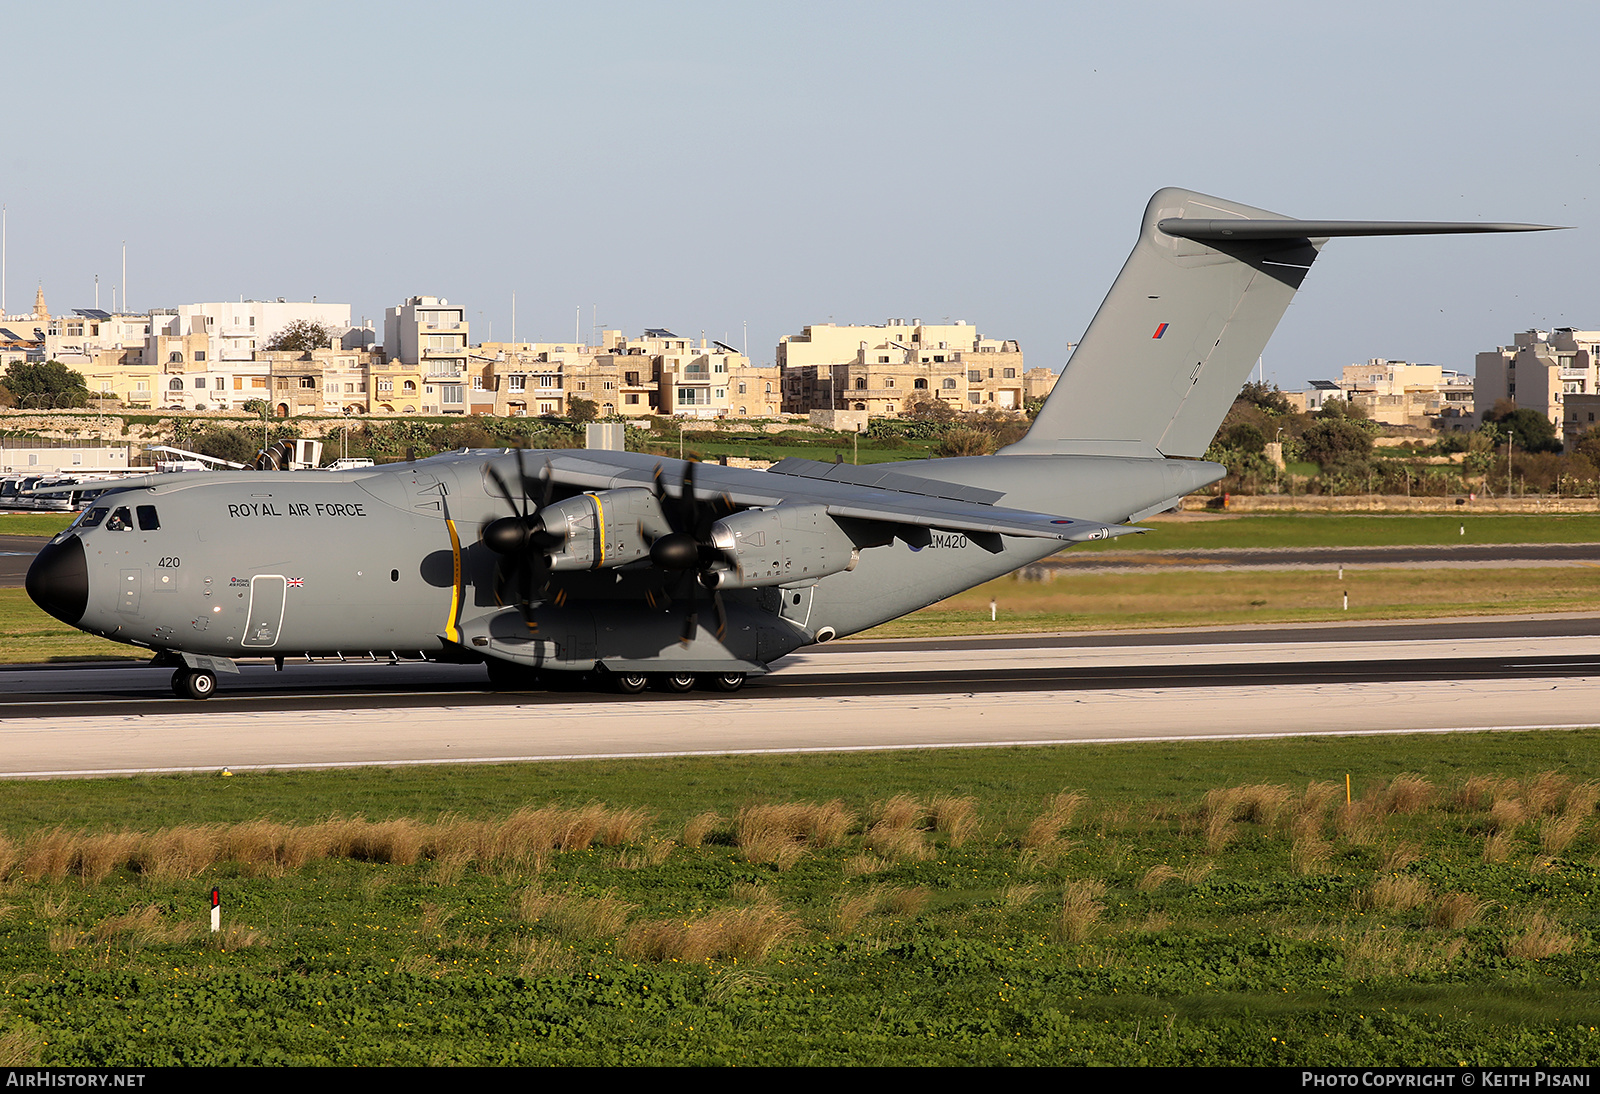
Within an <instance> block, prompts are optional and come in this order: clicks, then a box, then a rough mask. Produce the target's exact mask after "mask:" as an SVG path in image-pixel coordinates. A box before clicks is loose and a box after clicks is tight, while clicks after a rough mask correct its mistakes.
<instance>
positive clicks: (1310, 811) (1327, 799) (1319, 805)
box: [1295, 782, 1344, 822]
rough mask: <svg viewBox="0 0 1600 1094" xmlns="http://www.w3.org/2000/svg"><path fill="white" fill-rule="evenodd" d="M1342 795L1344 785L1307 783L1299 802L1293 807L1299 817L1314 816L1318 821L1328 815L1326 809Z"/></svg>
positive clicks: (1331, 806)
mask: <svg viewBox="0 0 1600 1094" xmlns="http://www.w3.org/2000/svg"><path fill="white" fill-rule="evenodd" d="M1343 796H1344V787H1342V786H1340V785H1339V784H1338V783H1334V782H1314V783H1307V784H1306V790H1305V793H1304V794H1302V795H1300V804H1299V805H1297V806H1296V807H1295V813H1296V814H1297V816H1299V817H1315V818H1316V819H1317V820H1318V821H1319V822H1320V821H1321V819H1322V818H1323V817H1326V816H1327V815H1328V810H1329V809H1331V808H1333V806H1334V804H1335V803H1336V802H1338V800H1339V799H1340V798H1341V797H1343Z"/></svg>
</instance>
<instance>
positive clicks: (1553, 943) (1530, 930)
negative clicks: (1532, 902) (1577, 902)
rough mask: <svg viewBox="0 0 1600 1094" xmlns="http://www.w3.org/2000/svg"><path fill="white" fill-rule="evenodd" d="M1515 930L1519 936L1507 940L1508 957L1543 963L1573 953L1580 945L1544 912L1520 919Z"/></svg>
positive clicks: (1506, 950)
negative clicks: (1560, 955) (1558, 955)
mask: <svg viewBox="0 0 1600 1094" xmlns="http://www.w3.org/2000/svg"><path fill="white" fill-rule="evenodd" d="M1515 929H1516V931H1517V934H1516V935H1514V936H1512V937H1509V938H1507V939H1506V940H1505V954H1506V956H1507V957H1520V958H1523V959H1525V960H1528V961H1542V960H1544V959H1545V958H1546V957H1555V956H1556V955H1557V954H1563V953H1571V952H1572V951H1573V949H1574V948H1575V947H1576V946H1577V944H1578V940H1577V938H1576V937H1575V936H1574V935H1572V934H1571V933H1569V932H1568V931H1566V930H1565V929H1563V928H1562V926H1561V924H1560V923H1558V922H1556V921H1555V920H1554V919H1552V918H1550V917H1549V916H1547V915H1545V913H1543V912H1530V913H1527V914H1525V915H1522V916H1520V917H1518V920H1517V923H1516V926H1515Z"/></svg>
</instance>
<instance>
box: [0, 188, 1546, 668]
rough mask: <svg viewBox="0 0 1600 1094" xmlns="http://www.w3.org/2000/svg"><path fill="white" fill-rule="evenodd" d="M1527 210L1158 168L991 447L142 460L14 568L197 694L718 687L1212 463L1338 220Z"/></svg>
mask: <svg viewBox="0 0 1600 1094" xmlns="http://www.w3.org/2000/svg"><path fill="white" fill-rule="evenodd" d="M1545 227H1548V226H1546V225H1532V224H1480V223H1430V222H1410V221H1400V222H1390V221H1336V220H1334V221H1328V220H1315V221H1313V220H1292V219H1287V218H1285V217H1282V216H1279V215H1278V214H1275V213H1270V212H1267V211H1265V210H1262V209H1255V208H1251V207H1250V206H1247V205H1240V204H1238V203H1236V202H1232V201H1225V200H1221V199H1218V198H1212V197H1207V196H1205V195H1203V194H1196V193H1192V192H1190V191H1187V190H1179V189H1165V190H1161V191H1160V192H1158V193H1157V194H1156V195H1155V196H1154V197H1153V198H1151V200H1150V204H1149V206H1148V208H1147V209H1146V210H1145V214H1144V222H1143V224H1142V225H1141V227H1140V231H1139V241H1138V243H1137V244H1136V245H1135V247H1134V249H1133V253H1132V255H1130V256H1129V258H1128V261H1127V263H1126V264H1125V265H1124V266H1123V268H1122V273H1121V274H1120V275H1119V276H1118V278H1117V280H1116V282H1115V283H1114V284H1113V285H1112V287H1111V291H1110V293H1109V294H1108V295H1107V297H1106V299H1105V302H1104V303H1103V304H1101V306H1100V310H1099V311H1098V312H1097V313H1096V314H1095V317H1094V320H1093V322H1092V323H1091V324H1090V326H1089V329H1088V331H1087V332H1086V333H1085V334H1084V336H1083V340H1082V342H1080V343H1079V345H1078V347H1077V350H1076V351H1075V352H1074V354H1073V356H1072V358H1071V360H1070V361H1069V362H1068V364H1067V366H1066V368H1065V370H1064V372H1063V373H1062V376H1061V379H1060V382H1059V383H1057V385H1056V387H1055V390H1054V392H1052V394H1051V395H1050V397H1049V399H1048V400H1046V402H1045V404H1044V407H1043V409H1042V410H1040V412H1039V414H1038V417H1037V418H1036V420H1035V421H1034V423H1033V425H1032V427H1031V428H1030V429H1029V430H1028V433H1027V435H1026V436H1025V437H1023V438H1022V439H1021V440H1020V441H1018V442H1017V443H1016V444H1013V445H1011V446H1009V447H1008V448H1006V449H1004V450H1003V451H1001V452H1000V453H998V454H997V455H993V456H979V457H968V458H960V459H937V460H924V461H915V462H907V463H895V464H888V465H883V464H880V465H876V466H868V467H857V466H848V465H842V464H827V463H817V462H814V461H811V460H800V459H786V460H783V461H782V462H780V463H778V464H777V465H775V466H774V467H772V468H770V469H769V470H767V471H750V470H742V469H737V468H727V467H720V466H715V465H709V464H705V465H700V464H695V463H692V462H684V461H681V460H673V459H664V458H661V457H658V456H651V455H644V454H640V453H630V452H604V451H593V450H555V451H544V452H523V451H520V450H504V451H501V450H496V451H461V452H455V453H450V454H446V455H441V456H436V457H433V458H431V459H424V460H416V461H414V462H406V463H400V464H389V465H386V466H381V467H374V468H365V469H360V470H353V471H343V472H333V473H328V472H323V471H287V472H264V471H213V472H207V473H200V472H188V473H178V474H166V475H152V476H148V477H146V478H143V479H135V480H128V481H124V482H121V483H118V484H116V485H114V486H112V487H111V488H110V489H108V490H107V491H106V493H104V494H103V495H101V496H100V498H99V499H98V500H96V501H95V502H93V503H92V505H91V506H90V508H88V509H87V510H86V511H85V512H84V514H83V515H82V516H81V517H80V518H79V519H78V521H77V523H75V524H74V525H73V526H72V527H71V528H69V529H67V530H66V531H65V532H62V533H61V534H60V535H58V536H56V537H55V538H54V539H52V540H51V541H50V543H49V544H47V545H46V546H45V548H44V549H43V550H42V551H40V553H39V555H38V557H37V558H36V559H35V560H34V562H33V564H32V567H31V568H30V569H29V571H28V577H27V589H28V594H29V595H30V596H31V597H32V598H33V599H34V601H35V602H36V603H37V604H38V605H39V606H40V607H42V608H43V609H44V610H45V611H47V612H49V613H50V614H51V615H53V616H55V617H56V618H57V619H60V620H62V621H64V622H66V623H69V624H71V625H73V626H75V627H77V628H79V629H80V630H84V631H88V632H89V633H91V634H97V635H101V636H104V637H106V638H110V639H113V640H115V641H118V642H127V643H130V644H132V645H135V646H141V647H144V648H146V649H149V650H151V651H153V653H154V654H155V657H154V660H153V662H152V663H153V664H157V665H166V666H170V667H172V668H174V669H175V670H176V671H175V672H174V674H173V677H172V687H173V690H174V691H176V692H177V693H178V694H179V695H180V696H187V697H190V698H194V699H204V698H206V697H208V696H209V695H211V694H212V693H213V692H214V691H215V689H216V686H217V674H218V673H237V672H238V671H239V669H238V666H237V664H236V663H235V660H236V659H238V658H265V657H270V658H273V659H274V660H276V662H277V663H278V666H279V667H280V668H281V667H282V665H283V662H284V660H285V659H287V658H291V657H293V658H302V657H303V658H308V659H317V658H324V657H334V658H346V659H350V658H359V659H361V660H367V659H377V660H384V661H404V660H408V659H420V660H428V661H448V662H457V663H477V662H481V663H482V664H484V665H485V666H486V667H487V671H488V675H489V680H490V682H491V683H492V684H493V685H494V686H496V687H508V688H513V687H525V686H529V685H530V684H533V683H536V682H538V681H540V680H541V679H542V680H543V681H544V682H545V683H546V684H558V683H560V682H561V681H578V680H582V681H593V682H604V683H606V684H607V685H609V686H611V687H614V688H616V689H618V690H621V691H623V692H629V693H632V692H637V691H640V690H642V689H644V688H645V687H647V686H650V685H652V684H654V685H656V686H658V687H662V688H665V689H666V690H669V691H687V690H689V689H691V688H693V687H695V686H696V685H697V684H699V685H701V686H704V687H707V688H710V689H716V690H721V691H733V690H735V689H737V688H738V687H740V686H741V685H742V684H743V683H744V681H745V678H746V676H748V675H750V674H756V673H763V672H766V671H767V667H768V666H769V665H770V664H771V663H772V662H773V661H775V660H776V659H778V658H780V657H782V656H784V655H785V654H787V653H790V652H791V651H793V650H795V649H798V648H800V647H802V646H806V645H809V644H811V643H814V642H826V641H829V640H830V639H833V638H837V637H839V636H841V635H847V634H851V633H853V632H856V631H860V630H863V629H865V628H867V627H871V626H874V625H876V624H879V623H882V622H885V621H887V620H890V619H894V618H896V617H898V616H902V615H905V614H906V613H908V612H912V611H915V610H916V609H918V608H921V607H925V606H926V605H929V604H932V603H934V602H936V601H938V600H942V599H943V598H945V597H947V596H950V595H952V594H954V593H957V592H960V591H962V590H963V589H968V588H971V587H972V586H974V585H978V584H980V583H982V582H984V581H988V580H990V579H991V578H994V577H998V576H1000V575H1002V574H1006V573H1009V572H1011V571H1012V570H1015V569H1017V568H1018V567H1019V566H1022V565H1025V564H1026V563H1029V562H1033V561H1035V560H1037V559H1040V558H1043V557H1044V556H1046V555H1049V554H1052V553H1054V552H1056V551H1059V550H1061V549H1062V548H1063V547H1065V546H1070V545H1071V544H1074V543H1080V542H1083V541H1086V540H1098V539H1106V538H1108V537H1112V536H1120V535H1124V534H1127V533H1129V532H1138V531H1143V529H1140V528H1136V527H1132V526H1131V524H1132V522H1135V521H1138V520H1140V519H1141V518H1143V517H1145V516H1148V515H1150V514H1152V513H1156V512H1159V511H1161V510H1163V509H1166V508H1168V507H1170V506H1171V505H1173V504H1174V503H1175V502H1176V501H1177V500H1178V499H1179V498H1181V497H1182V496H1183V495H1185V494H1188V493H1191V492H1192V491H1194V490H1197V489H1199V488H1201V487H1203V486H1206V485H1207V484H1209V483H1212V482H1215V481H1217V480H1218V479H1220V478H1221V477H1222V476H1223V475H1224V474H1225V473H1226V472H1225V469H1224V468H1223V467H1221V466H1219V465H1218V464H1215V463H1208V462H1205V461H1204V460H1201V459H1199V457H1200V456H1202V455H1203V454H1204V452H1205V450H1206V448H1207V446H1208V445H1209V444H1210V442H1211V439H1212V437H1213V436H1214V435H1215V433H1216V431H1217V428H1218V427H1219V426H1220V425H1221V423H1222V418H1223V415H1224V414H1225V413H1226V412H1227V410H1228V407H1229V406H1230V405H1231V404H1232V402H1233V399H1234V397H1235V396H1236V395H1237V393H1238V391H1239V388H1240V386H1241V385H1242V384H1243V383H1244V381H1245V380H1246V379H1247V378H1248V376H1249V373H1250V369H1251V367H1252V366H1253V365H1254V364H1255V361H1256V358H1257V356H1258V355H1259V354H1260V353H1261V352H1262V348H1263V347H1264V346H1265V345H1266V342H1267V339H1268V337H1269V336H1270V335H1271V334H1272V331H1273V328H1274V327H1276V326H1277V324H1278V321H1279V319H1280V318H1281V317H1282V316H1283V313H1284V310H1285V309H1286V308H1287V307H1288V305H1289V301H1290V299H1291V298H1292V297H1293V296H1294V293H1295V290H1296V289H1297V288H1299V286H1300V283H1301V281H1302V280H1304V278H1305V276H1306V272H1307V271H1308V270H1309V269H1310V267H1311V263H1312V261H1313V260H1314V259H1315V258H1316V257H1317V254H1318V252H1319V251H1320V250H1321V249H1322V246H1323V245H1324V244H1325V243H1326V242H1327V241H1328V240H1329V239H1330V238H1332V237H1335V236H1374V235H1428V234H1442V233H1456V232H1515V231H1535V230H1541V229H1543V228H1545Z"/></svg>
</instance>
